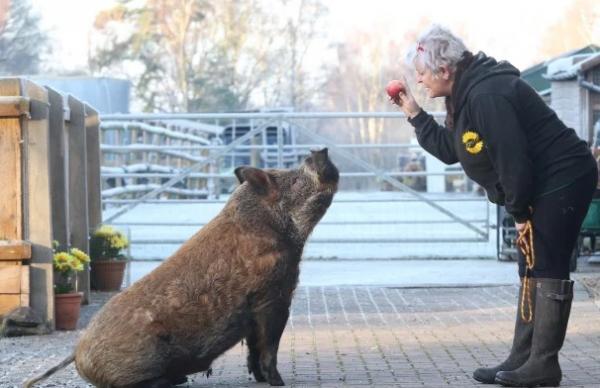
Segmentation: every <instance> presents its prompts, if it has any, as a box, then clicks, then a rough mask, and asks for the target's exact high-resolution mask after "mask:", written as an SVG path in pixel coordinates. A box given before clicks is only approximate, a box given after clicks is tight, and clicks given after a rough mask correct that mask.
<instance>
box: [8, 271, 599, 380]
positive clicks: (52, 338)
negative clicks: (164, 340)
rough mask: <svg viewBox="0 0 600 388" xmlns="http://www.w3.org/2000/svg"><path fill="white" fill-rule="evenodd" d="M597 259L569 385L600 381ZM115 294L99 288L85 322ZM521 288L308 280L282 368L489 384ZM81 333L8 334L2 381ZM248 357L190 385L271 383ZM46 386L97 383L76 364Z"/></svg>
mask: <svg viewBox="0 0 600 388" xmlns="http://www.w3.org/2000/svg"><path fill="white" fill-rule="evenodd" d="M598 267H600V266H596V267H593V268H591V267H585V266H582V267H580V268H581V272H580V273H577V274H575V278H576V279H578V281H577V283H576V298H575V301H574V305H573V313H572V316H571V321H570V324H569V330H568V334H567V339H566V343H565V346H564V348H563V351H562V353H561V366H562V368H563V371H564V378H563V383H562V386H563V387H598V386H600V368H599V367H598V365H600V305H598V304H597V303H596V302H595V301H594V298H593V297H591V296H590V295H591V294H592V295H593V293H594V291H591V292H588V291H587V290H586V289H585V288H584V286H583V285H584V283H585V284H587V285H588V286H590V287H595V286H598V285H599V284H600V281H598V279H600V277H599V275H600V274H599V273H597V272H596V273H595V272H594V271H597V270H598ZM597 290H600V288H598V289H597ZM598 295H600V292H599V293H598ZM110 296H111V295H110V294H107V293H94V294H93V296H92V304H91V305H89V306H85V307H84V309H83V315H82V319H81V321H80V326H81V327H84V326H85V325H86V324H87V322H88V321H89V318H90V316H91V315H92V314H93V313H94V312H95V311H97V309H98V308H99V307H100V306H101V305H102V304H103V303H104V301H106V299H107V298H108V297H110ZM516 296H517V287H516V286H514V285H495V286H489V285H488V286H464V287H456V286H454V287H425V288H420V287H415V288H410V287H404V288H399V287H382V286H301V287H299V289H298V290H297V293H296V296H295V299H294V302H293V306H292V315H291V319H290V321H289V323H288V326H287V328H286V331H285V333H284V336H283V338H282V343H281V347H280V353H279V369H280V372H281V374H282V376H283V378H284V380H285V381H286V383H287V384H288V385H289V386H296V387H341V386H373V387H442V386H444V387H447V386H452V387H459V386H460V387H470V386H481V385H480V384H478V383H477V382H475V381H474V380H472V378H471V373H472V371H473V370H474V369H475V368H477V367H479V366H481V365H488V364H494V363H497V362H499V361H501V360H502V359H503V357H504V356H505V355H506V354H507V352H508V350H509V347H510V343H511V340H512V328H513V324H514V317H515V312H516V310H515V305H516ZM77 335H78V332H56V333H54V334H52V335H48V336H40V337H26V338H10V339H2V340H0V387H3V388H4V387H16V386H18V385H19V384H20V383H21V382H22V381H23V380H24V379H25V378H26V377H28V376H30V375H32V374H36V373H39V372H40V371H43V370H46V369H47V368H48V367H50V366H53V365H54V364H56V363H58V362H59V361H60V360H62V359H63V358H64V357H65V356H67V355H68V354H69V352H70V350H71V349H72V346H73V344H74V342H75V340H76V338H77ZM245 357H246V353H245V350H244V348H243V347H242V346H236V347H235V348H233V349H231V350H230V351H229V352H227V353H226V354H225V355H224V356H223V357H221V358H220V359H218V360H217V361H216V362H215V364H214V365H213V366H214V375H213V376H211V377H210V378H208V379H207V378H206V377H204V376H201V375H195V376H192V378H191V380H190V382H189V383H188V384H187V385H184V386H188V387H195V388H197V387H210V386H219V387H221V386H250V387H253V386H257V387H258V386H266V385H265V384H258V383H256V382H254V381H253V380H252V379H250V378H249V376H248V375H247V374H246V370H245ZM41 386H44V387H74V388H76V387H86V386H88V385H86V384H85V383H84V382H83V381H82V380H81V379H80V378H79V377H78V376H77V374H76V372H75V369H74V368H73V367H72V366H69V367H68V368H67V369H65V370H63V371H60V372H58V373H57V374H55V375H54V376H53V377H52V378H51V379H49V380H47V381H46V382H45V383H44V384H41Z"/></svg>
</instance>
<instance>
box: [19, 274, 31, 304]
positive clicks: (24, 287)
mask: <svg viewBox="0 0 600 388" xmlns="http://www.w3.org/2000/svg"><path fill="white" fill-rule="evenodd" d="M29 282H30V278H29V266H28V265H22V266H21V306H29V294H30V287H29Z"/></svg>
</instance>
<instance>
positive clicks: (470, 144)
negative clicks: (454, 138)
mask: <svg viewBox="0 0 600 388" xmlns="http://www.w3.org/2000/svg"><path fill="white" fill-rule="evenodd" d="M462 142H463V144H464V145H465V149H466V150H467V152H468V153H470V154H473V155H475V154H478V153H480V152H481V150H482V149H483V139H482V138H481V137H480V136H479V134H478V133H477V132H475V131H466V132H465V133H463V135H462Z"/></svg>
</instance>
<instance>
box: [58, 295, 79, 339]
mask: <svg viewBox="0 0 600 388" xmlns="http://www.w3.org/2000/svg"><path fill="white" fill-rule="evenodd" d="M82 297H83V293H82V292H71V293H68V294H55V295H54V322H55V325H56V330H75V329H76V328H77V321H78V320H79V312H80V310H81V298H82Z"/></svg>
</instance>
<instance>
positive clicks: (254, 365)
mask: <svg viewBox="0 0 600 388" xmlns="http://www.w3.org/2000/svg"><path fill="white" fill-rule="evenodd" d="M248 373H250V374H254V378H255V379H256V381H258V382H259V383H264V382H265V381H267V379H265V376H263V374H262V372H261V371H260V365H259V363H258V360H257V359H256V357H252V356H248Z"/></svg>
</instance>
